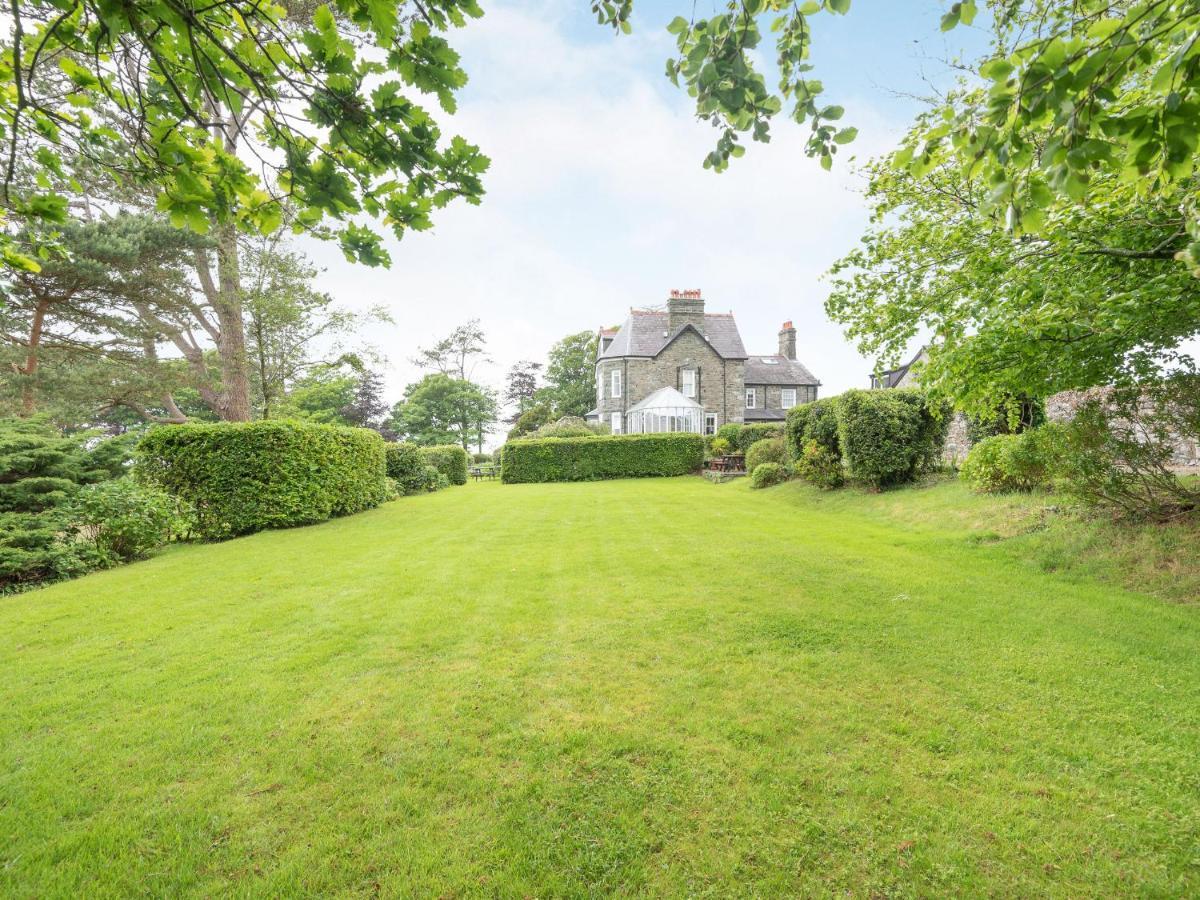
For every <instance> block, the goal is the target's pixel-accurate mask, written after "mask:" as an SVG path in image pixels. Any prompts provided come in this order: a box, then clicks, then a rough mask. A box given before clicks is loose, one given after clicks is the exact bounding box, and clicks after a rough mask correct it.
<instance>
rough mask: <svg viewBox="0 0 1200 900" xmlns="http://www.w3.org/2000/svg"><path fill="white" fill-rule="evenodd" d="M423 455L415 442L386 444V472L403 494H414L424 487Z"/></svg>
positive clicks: (424, 463)
mask: <svg viewBox="0 0 1200 900" xmlns="http://www.w3.org/2000/svg"><path fill="white" fill-rule="evenodd" d="M425 466H426V462H425V457H424V456H422V455H421V448H420V447H418V446H417V445H416V444H409V443H399V444H388V445H387V474H388V478H391V479H392V480H393V481H395V482H396V484H397V485H399V486H400V491H401V492H402V493H404V494H416V493H418V492H420V491H423V490H425V489H426V484H425V482H426V478H425Z"/></svg>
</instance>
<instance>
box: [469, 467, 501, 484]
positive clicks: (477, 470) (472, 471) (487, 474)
mask: <svg viewBox="0 0 1200 900" xmlns="http://www.w3.org/2000/svg"><path fill="white" fill-rule="evenodd" d="M467 474H468V475H470V476H471V477H472V478H474V479H475V480H476V481H482V480H483V479H484V478H493V479H494V478H495V477H496V467H495V466H494V465H478V466H470V467H469V468H468V469H467Z"/></svg>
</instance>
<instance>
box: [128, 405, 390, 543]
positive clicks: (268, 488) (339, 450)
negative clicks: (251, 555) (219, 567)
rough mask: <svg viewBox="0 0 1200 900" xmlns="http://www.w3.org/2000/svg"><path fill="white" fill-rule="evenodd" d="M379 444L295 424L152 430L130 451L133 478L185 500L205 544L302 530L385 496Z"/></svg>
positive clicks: (347, 431)
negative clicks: (133, 458) (280, 530)
mask: <svg viewBox="0 0 1200 900" xmlns="http://www.w3.org/2000/svg"><path fill="white" fill-rule="evenodd" d="M386 456H387V455H386V451H385V447H384V442H383V439H382V438H381V437H380V436H379V435H378V434H377V433H376V432H374V431H370V430H368V429H365V428H343V427H339V426H336V425H315V424H310V423H305V422H238V423H221V424H215V425H162V426H158V427H156V428H153V429H151V430H150V432H149V433H148V434H147V435H146V437H145V438H143V439H142V442H141V443H140V444H139V445H138V448H137V464H136V471H137V474H138V476H139V477H140V478H143V479H145V480H146V481H148V482H150V483H152V484H155V485H157V486H159V487H161V488H162V489H163V490H165V491H167V492H168V493H170V494H173V495H174V496H176V497H179V498H181V499H183V500H186V501H188V502H189V503H190V504H192V506H193V507H194V509H195V512H196V529H197V533H198V534H199V535H200V536H201V537H204V538H207V539H210V540H212V539H220V538H227V537H233V536H235V535H239V534H250V533H251V532H255V531H262V530H263V529H266V528H286V527H289V526H292V525H309V524H312V523H314V522H321V521H324V520H325V519H328V518H331V517H333V516H341V515H347V514H349V513H355V512H359V511H361V510H364V509H368V508H370V507H372V506H377V505H378V504H380V503H382V502H383V501H384V500H386V499H387V498H388V496H389V495H390V493H391V491H390V488H389V485H388V481H387V459H386Z"/></svg>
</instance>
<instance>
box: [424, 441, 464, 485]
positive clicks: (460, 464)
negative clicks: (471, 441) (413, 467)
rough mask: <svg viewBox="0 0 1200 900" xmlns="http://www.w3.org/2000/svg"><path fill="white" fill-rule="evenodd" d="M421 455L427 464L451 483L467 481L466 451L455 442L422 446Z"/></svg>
mask: <svg viewBox="0 0 1200 900" xmlns="http://www.w3.org/2000/svg"><path fill="white" fill-rule="evenodd" d="M421 456H422V458H423V459H424V460H425V462H426V463H427V464H428V465H431V466H433V467H434V468H435V469H437V470H438V471H439V472H441V473H442V474H443V475H445V476H446V477H447V478H448V479H450V483H451V484H466V483H467V451H466V450H464V449H463V448H462V447H459V446H458V445H457V444H444V445H441V446H438V447H422V448H421Z"/></svg>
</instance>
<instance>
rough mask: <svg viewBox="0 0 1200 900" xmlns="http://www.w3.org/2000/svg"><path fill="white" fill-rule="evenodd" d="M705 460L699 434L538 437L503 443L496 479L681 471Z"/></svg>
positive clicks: (648, 474) (568, 478)
mask: <svg viewBox="0 0 1200 900" xmlns="http://www.w3.org/2000/svg"><path fill="white" fill-rule="evenodd" d="M703 465H704V438H703V437H701V436H700V435H698V434H628V435H613V436H607V435H604V436H600V435H598V436H595V437H576V438H539V439H535V440H519V441H512V442H510V443H508V444H505V445H504V453H503V455H502V456H501V463H500V480H501V481H503V482H505V483H507V484H520V483H530V482H542V481H596V480H599V479H605V478H650V477H655V476H669V475H686V474H688V473H689V472H695V471H697V470H698V469H699V468H700V467H701V466H703Z"/></svg>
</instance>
